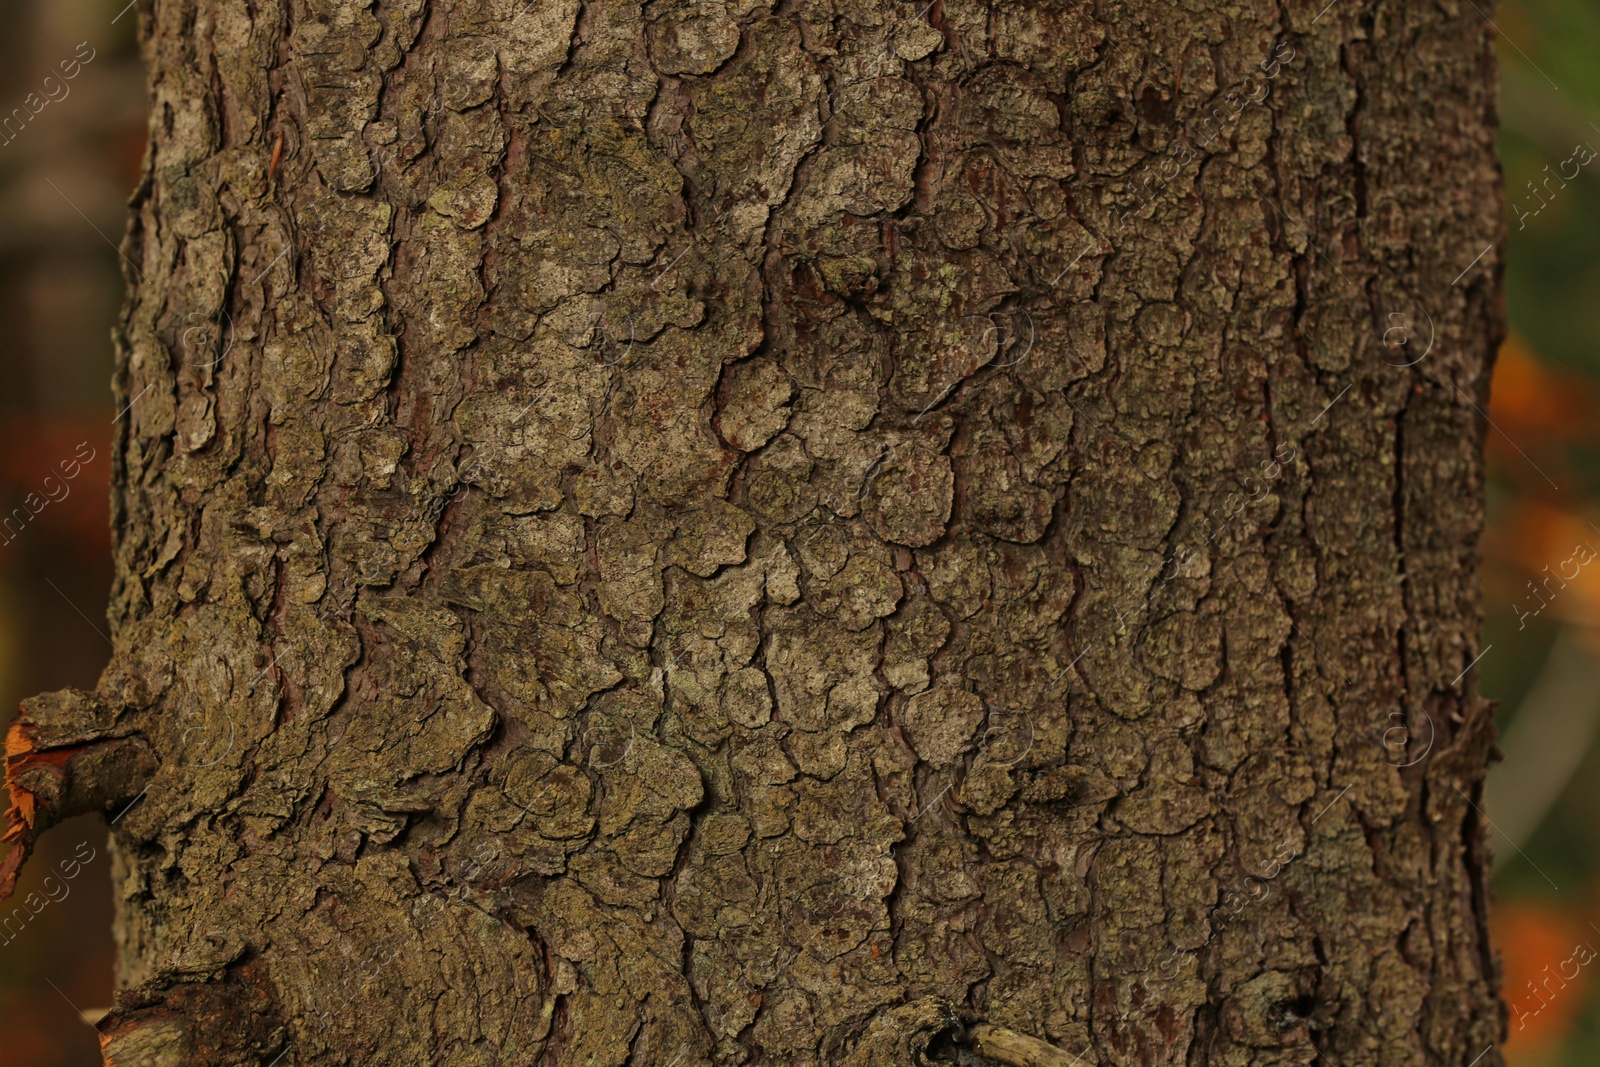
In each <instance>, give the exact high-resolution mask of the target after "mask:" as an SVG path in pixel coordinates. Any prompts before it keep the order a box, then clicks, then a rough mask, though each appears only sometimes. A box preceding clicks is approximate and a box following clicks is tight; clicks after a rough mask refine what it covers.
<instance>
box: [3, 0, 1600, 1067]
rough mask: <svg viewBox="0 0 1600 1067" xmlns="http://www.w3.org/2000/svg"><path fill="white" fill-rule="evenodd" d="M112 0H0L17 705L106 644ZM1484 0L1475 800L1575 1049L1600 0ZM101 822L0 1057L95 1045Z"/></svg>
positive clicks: (7, 992)
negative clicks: (1500, 305) (1493, 165)
mask: <svg viewBox="0 0 1600 1067" xmlns="http://www.w3.org/2000/svg"><path fill="white" fill-rule="evenodd" d="M125 4H126V0H14V2H12V3H8V4H5V5H0V60H3V62H0V117H3V116H4V115H6V114H8V113H10V109H12V108H14V107H22V106H24V103H25V102H26V103H27V105H28V109H29V110H30V111H31V109H32V108H36V107H37V108H39V110H38V113H37V114H36V115H33V116H32V118H31V119H30V121H28V122H27V123H26V124H24V125H22V126H20V127H17V125H16V124H15V123H13V124H12V127H7V126H5V125H4V124H3V123H0V317H3V320H4V321H6V322H9V323H11V324H12V328H11V329H8V330H7V331H5V333H4V334H0V515H8V514H11V513H12V512H13V509H15V508H18V507H24V508H25V509H26V512H27V513H28V514H30V516H31V518H30V520H29V522H28V524H27V526H26V527H25V528H23V529H21V530H20V531H17V530H7V529H5V528H4V527H0V719H3V720H5V721H9V718H10V716H11V714H12V713H13V712H14V710H15V708H16V705H17V702H18V701H19V700H21V699H22V698H23V697H25V696H29V695H31V694H34V693H39V692H43V691H46V690H50V689H60V688H63V687H66V686H77V687H80V688H85V689H88V688H92V687H93V686H94V684H95V680H96V677H97V675H98V673H99V670H100V667H101V665H102V664H103V663H104V661H105V657H106V653H107V649H108V647H109V645H108V642H107V640H106V638H105V636H104V631H105V629H106V624H105V620H104V613H105V600H106V590H107V588H108V586H109V584H110V580H111V568H110V560H109V552H110V546H109V542H108V538H107V532H106V530H107V494H108V491H109V471H110V465H109V462H108V459H109V457H108V454H107V444H108V442H109V440H110V437H111V426H112V423H113V421H114V420H115V419H116V418H117V416H118V412H117V411H115V410H114V409H113V407H112V405H111V402H110V389H109V378H110V372H111V361H110V360H111V357H110V352H111V348H110V342H109V339H108V337H109V331H110V329H111V326H112V324H113V322H114V321H115V317H116V314H117V310H118V307H119V304H120V300H121V294H122V282H121V276H120V274H119V272H118V269H117V252H116V250H115V247H114V246H115V243H116V242H118V241H120V239H121V236H122V233H123V226H124V205H125V203H126V199H127V196H128V194H129V192H130V191H131V190H132V188H133V186H134V183H135V182H136V181H137V180H138V176H139V162H140V156H141V153H142V151H143V143H144V98H143V84H144V82H143V73H142V71H141V70H140V68H139V64H138V59H137V55H136V53H135V51H134V47H133V31H134V25H133V21H134V17H135V13H134V12H132V11H129V10H127V8H126V7H125V6H124V5H125ZM130 6H131V5H130ZM1480 6H1482V5H1480ZM1484 10H1485V11H1487V10H1488V8H1487V7H1484ZM1492 14H1493V15H1494V20H1495V25H1496V26H1497V27H1498V31H1497V41H1498V44H1499V49H1500V58H1501V69H1502V75H1503V87H1502V94H1501V101H1502V104H1501V112H1502V122H1503V130H1502V134H1501V147H1502V151H1503V153H1504V161H1505V172H1506V195H1507V210H1508V219H1509V231H1510V244H1509V248H1508V250H1507V263H1508V267H1507V278H1506V287H1507V298H1508V306H1509V313H1510V319H1511V336H1510V339H1509V340H1508V341H1507V342H1506V345H1505V348H1504V350H1503V351H1502V352H1501V355H1500V361H1499V365H1498V367H1497V369H1496V372H1495V379H1494V384H1493V392H1492V402H1491V405H1490V409H1489V414H1490V416H1491V418H1492V419H1493V420H1494V423H1495V425H1496V426H1497V427H1498V429H1499V431H1501V432H1494V433H1491V435H1490V438H1489V469H1490V475H1491V481H1490V488H1489V505H1490V509H1489V531H1488V535H1487V537H1486V539H1485V543H1484V549H1485V564H1484V579H1483V580H1484V613H1485V625H1484V635H1483V643H1484V646H1485V647H1486V648H1487V651H1486V652H1485V654H1484V656H1483V658H1482V660H1481V661H1480V663H1479V664H1478V667H1479V671H1480V677H1481V685H1482V688H1483V690H1484V691H1485V693H1486V694H1487V695H1488V696H1489V697H1491V698H1493V699H1496V700H1499V701H1500V702H1501V708H1500V718H1501V729H1502V741H1501V748H1502V750H1503V751H1504V753H1505V757H1506V758H1505V760H1504V762H1502V763H1501V764H1499V765H1498V766H1497V767H1496V768H1495V769H1494V770H1493V772H1492V773H1491V777H1490V785H1489V797H1488V801H1487V803H1486V808H1487V810H1488V813H1489V815H1490V818H1491V819H1492V820H1493V822H1494V826H1495V828H1496V829H1495V830H1494V831H1492V834H1493V836H1494V848H1495V851H1496V853H1497V854H1498V865H1497V867H1496V873H1495V891H1496V908H1495V924H1496V927H1497V930H1498V935H1499V947H1500V952H1501V954H1502V958H1503V960H1504V963H1505V999H1506V1002H1507V1004H1508V1005H1509V1006H1510V1009H1511V1024H1510V1026H1511V1040H1510V1043H1509V1045H1508V1046H1507V1050H1506V1054H1507V1059H1508V1061H1509V1062H1510V1063H1511V1064H1513V1065H1515V1067H1567V1065H1572V1067H1577V1065H1585V1067H1587V1065H1592V1064H1596V1063H1600V981H1597V980H1596V974H1597V972H1600V966H1587V965H1586V963H1587V962H1588V960H1589V958H1590V957H1592V956H1594V954H1595V951H1596V950H1600V928H1597V926H1596V925H1591V923H1595V924H1597V925H1600V746H1597V745H1596V744H1595V743H1594V742H1595V738H1596V734H1597V732H1600V551H1597V550H1600V462H1597V461H1600V349H1597V348H1596V346H1595V344H1594V339H1596V338H1600V253H1597V249H1596V245H1595V235H1596V234H1600V160H1597V161H1596V162H1595V163H1594V164H1593V165H1587V163H1586V162H1585V161H1586V156H1587V157H1593V156H1594V150H1595V149H1600V126H1597V125H1596V123H1600V63H1596V62H1595V59H1596V57H1597V56H1600V5H1596V4H1595V2H1594V0H1517V2H1514V3H1509V4H1502V5H1501V6H1500V7H1499V9H1498V11H1496V12H1492ZM64 63H65V64H66V66H63V64H64ZM69 72H71V77H70V78H69V77H68V76H67V74H68V73H69ZM47 78H48V79H51V80H49V81H47V80H46V79H47ZM30 93H32V94H35V96H34V97H33V98H32V99H31V100H29V94H30ZM41 103H42V105H43V106H42V107H40V104H41ZM1579 146H1584V147H1585V148H1587V149H1588V151H1587V153H1584V152H1583V151H1581V150H1580V149H1579ZM85 457H88V458H85ZM68 472H73V473H72V476H71V477H68ZM30 494H32V496H31V497H30ZM35 510H37V514H33V512H34V511H35ZM1591 561H1593V565H1590V563H1591ZM104 843H105V831H104V829H103V827H102V826H101V825H100V821H99V820H97V819H80V820H76V821H74V822H73V823H69V824H67V825H66V826H64V827H62V828H60V829H58V830H56V831H54V832H52V833H50V834H48V835H46V837H45V838H44V842H43V845H42V846H41V849H40V851H39V853H38V854H37V856H36V858H35V859H34V860H33V861H32V862H31V863H30V865H29V870H28V872H27V873H26V874H25V876H24V879H23V883H22V885H21V887H20V888H19V890H18V900H20V899H21V898H22V897H23V896H25V895H26V894H27V893H28V892H29V891H38V892H40V895H41V897H44V896H45V893H44V889H43V887H41V884H40V883H41V881H42V879H43V878H44V876H45V874H46V873H47V871H49V870H51V869H57V870H59V867H58V864H59V863H61V861H64V860H67V859H68V858H69V857H73V858H76V859H77V860H80V861H83V860H84V857H87V856H90V855H91V853H92V856H93V858H92V859H88V860H87V861H85V862H82V863H81V867H80V868H79V870H78V873H77V875H76V877H74V878H72V879H70V880H64V879H63V880H59V881H58V882H57V883H56V888H55V890H54V895H55V896H56V897H60V898H61V899H60V900H59V901H54V900H53V901H51V903H49V904H48V905H46V906H45V908H44V909H43V910H41V912H40V913H39V915H38V917H37V918H36V919H34V920H33V921H32V922H30V923H29V924H27V925H26V926H25V927H23V928H22V929H20V930H15V929H9V930H8V929H6V928H5V927H4V926H3V924H0V1035H4V1036H3V1045H4V1049H5V1054H4V1061H5V1063H7V1064H15V1065H17V1067H96V1065H98V1064H99V1063H100V1058H99V1054H98V1043H97V1041H96V1040H95V1034H94V1031H93V1030H92V1029H90V1027H89V1026H88V1025H87V1024H85V1023H83V1022H82V1021H81V1020H80V1018H79V1013H80V1012H81V1011H93V1010H94V1009H97V1008H103V1007H105V1006H107V1005H109V1004H110V1000H111V968H112V945H111V935H110V923H111V905H110V893H109V888H108V881H109V864H108V862H107V858H106V854H105V844H104ZM66 869H68V870H71V869H73V868H72V865H71V864H68V866H67V868H66ZM9 911H10V908H9V907H8V908H7V909H0V915H3V914H5V913H9Z"/></svg>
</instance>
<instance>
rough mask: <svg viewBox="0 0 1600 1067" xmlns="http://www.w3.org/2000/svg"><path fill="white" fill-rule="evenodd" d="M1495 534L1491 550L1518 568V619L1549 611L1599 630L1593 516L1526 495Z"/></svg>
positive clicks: (1599, 551)
mask: <svg viewBox="0 0 1600 1067" xmlns="http://www.w3.org/2000/svg"><path fill="white" fill-rule="evenodd" d="M1597 525H1600V524H1597ZM1491 536H1492V540H1491V541H1490V542H1489V543H1488V544H1487V545H1486V549H1487V551H1488V552H1489V553H1490V554H1491V555H1493V556H1495V557H1496V558H1498V559H1502V560H1504V561H1506V562H1508V563H1510V564H1511V565H1512V567H1513V569H1514V570H1515V571H1516V572H1517V574H1516V578H1515V579H1514V582H1515V587H1514V588H1513V589H1512V590H1511V595H1512V597H1513V598H1514V600H1513V610H1514V611H1516V613H1517V614H1518V616H1519V618H1520V617H1523V616H1524V615H1526V616H1527V617H1529V618H1533V617H1537V616H1541V615H1547V616H1550V617H1553V618H1559V619H1565V620H1566V621H1568V622H1575V623H1580V624H1584V625H1588V626H1590V627H1595V628H1597V629H1600V530H1596V529H1595V527H1594V526H1591V525H1590V523H1589V520H1587V519H1585V518H1584V517H1582V516H1579V515H1574V514H1572V513H1571V512H1568V511H1565V510H1564V509H1562V508H1558V507H1554V506H1552V505H1550V504H1547V503H1544V502H1542V501H1539V500H1533V499H1522V500H1520V501H1519V502H1518V503H1517V505H1516V506H1515V508H1514V510H1512V511H1511V513H1510V514H1509V515H1507V516H1505V518H1504V519H1502V520H1501V522H1500V523H1499V526H1498V529H1496V530H1495V531H1493V533H1492V535H1491Z"/></svg>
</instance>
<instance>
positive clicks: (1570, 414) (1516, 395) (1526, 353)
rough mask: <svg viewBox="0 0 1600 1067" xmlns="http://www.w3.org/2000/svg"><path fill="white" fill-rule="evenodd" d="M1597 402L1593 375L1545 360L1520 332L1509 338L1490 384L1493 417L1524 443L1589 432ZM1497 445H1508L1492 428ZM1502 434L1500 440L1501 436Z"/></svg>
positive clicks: (1524, 445) (1545, 442)
mask: <svg viewBox="0 0 1600 1067" xmlns="http://www.w3.org/2000/svg"><path fill="white" fill-rule="evenodd" d="M1597 407H1600V405H1597V403H1596V397H1595V390H1594V386H1593V384H1592V383H1591V382H1590V381H1589V379H1588V378H1586V377H1585V376H1583V375H1581V374H1577V373H1575V372H1573V371H1568V370H1563V369H1561V368H1559V367H1552V366H1549V365H1548V364H1545V363H1543V362H1541V361H1540V359H1539V356H1538V354H1537V353H1536V352H1534V351H1533V349H1532V348H1530V347H1529V346H1528V344H1527V342H1526V341H1524V340H1523V339H1522V337H1521V336H1520V335H1518V334H1516V333H1512V334H1511V335H1510V336H1509V337H1507V338H1506V342H1505V344H1503V345H1501V346H1500V354H1499V356H1498V357H1497V358H1496V360H1495V365H1494V378H1493V380H1492V381H1491V382H1490V385H1489V417H1490V418H1492V419H1494V421H1495V424H1496V425H1497V426H1499V427H1500V429H1501V430H1502V431H1504V432H1505V435H1506V437H1509V438H1510V439H1511V440H1513V441H1515V442H1517V445H1518V447H1520V448H1523V449H1527V448H1529V447H1530V445H1532V446H1540V447H1549V446H1552V445H1558V444H1565V443H1568V442H1571V441H1574V440H1577V439H1579V438H1582V437H1585V436H1588V435H1589V434H1590V433H1591V432H1592V431H1591V427H1592V426H1593V425H1594V421H1595V413H1596V409H1597ZM1489 438H1490V442H1491V445H1492V446H1494V447H1501V446H1504V445H1505V441H1504V440H1503V439H1499V438H1500V435H1499V434H1497V433H1495V432H1493V431H1492V430H1491V431H1490V433H1489ZM1497 439H1499V440H1497Z"/></svg>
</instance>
